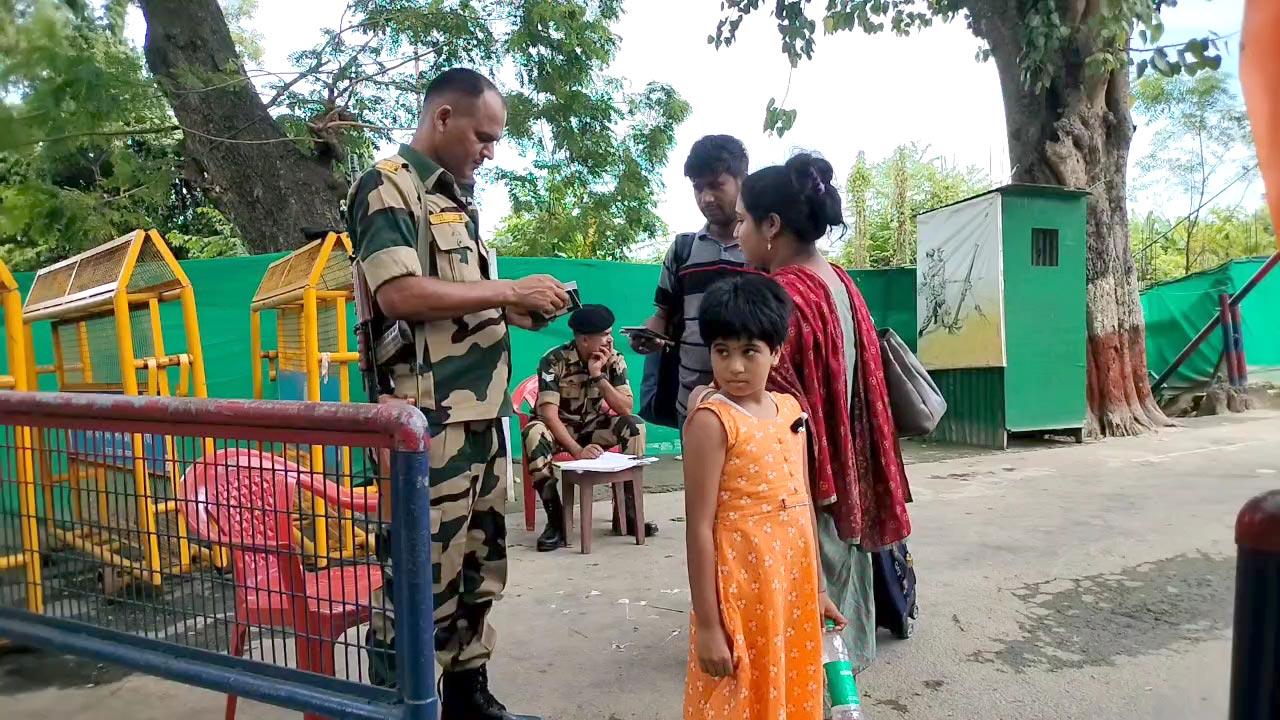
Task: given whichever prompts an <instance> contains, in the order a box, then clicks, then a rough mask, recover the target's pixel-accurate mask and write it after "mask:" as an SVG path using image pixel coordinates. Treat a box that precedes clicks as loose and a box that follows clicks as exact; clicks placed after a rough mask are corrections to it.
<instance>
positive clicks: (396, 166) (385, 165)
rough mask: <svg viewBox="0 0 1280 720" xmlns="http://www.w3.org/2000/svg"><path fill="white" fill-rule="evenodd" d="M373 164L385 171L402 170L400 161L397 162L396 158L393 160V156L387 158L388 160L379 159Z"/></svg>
mask: <svg viewBox="0 0 1280 720" xmlns="http://www.w3.org/2000/svg"><path fill="white" fill-rule="evenodd" d="M373 166H374V167H375V168H377V169H379V170H381V171H382V172H385V173H395V172H400V163H398V162H396V161H395V160H392V159H391V158H387V159H386V160H379V161H378V162H376V163H374V164H373Z"/></svg>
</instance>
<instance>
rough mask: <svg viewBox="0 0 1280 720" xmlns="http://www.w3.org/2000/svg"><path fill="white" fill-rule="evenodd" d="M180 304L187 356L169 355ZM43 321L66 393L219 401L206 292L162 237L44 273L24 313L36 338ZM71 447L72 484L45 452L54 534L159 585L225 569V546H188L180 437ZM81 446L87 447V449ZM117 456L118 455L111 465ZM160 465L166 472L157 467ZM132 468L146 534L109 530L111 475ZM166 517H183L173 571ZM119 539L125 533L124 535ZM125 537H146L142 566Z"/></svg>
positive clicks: (135, 238)
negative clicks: (58, 499) (196, 569)
mask: <svg viewBox="0 0 1280 720" xmlns="http://www.w3.org/2000/svg"><path fill="white" fill-rule="evenodd" d="M173 301H177V303H178V304H179V305H180V307H181V315H182V326H183V334H184V336H185V338H186V352H182V353H171V352H168V351H166V348H165V338H164V323H162V316H161V306H162V305H163V304H165V303H169V302H173ZM42 320H47V321H50V322H51V324H52V333H53V348H54V365H53V368H52V369H51V371H52V372H53V373H54V374H55V375H56V377H57V384H58V389H59V390H60V391H62V392H107V393H120V394H124V395H144V394H145V395H166V396H167V395H174V394H176V395H179V396H188V397H208V391H207V387H206V380H205V371H204V354H203V351H202V348H201V344H200V327H199V324H198V323H197V321H196V301H195V292H194V290H193V289H192V287H191V281H190V280H189V279H188V278H187V275H186V273H185V272H183V270H182V267H181V266H180V265H179V264H178V261H177V260H176V259H175V258H174V256H173V253H172V252H171V251H170V250H169V247H168V246H167V245H166V244H165V242H164V239H163V238H162V237H161V236H160V233H159V232H157V231H156V230H146V231H144V230H134V231H133V232H130V233H128V234H126V235H123V236H121V237H119V238H116V239H115V240H113V241H111V242H108V243H105V244H103V245H99V246H98V247H96V248H94V249H92V250H89V251H87V252H84V253H81V254H79V255H77V256H75V257H72V258H68V259H66V260H63V261H61V262H58V263H55V264H53V265H50V266H48V267H46V268H43V269H41V270H40V271H39V272H38V273H37V274H36V278H35V281H34V282H33V284H32V286H31V291H30V292H29V293H28V295H27V301H26V305H25V307H24V310H23V314H22V321H23V324H24V325H25V326H26V328H27V330H26V332H27V334H28V336H29V335H30V327H31V325H32V323H35V322H38V321H42ZM171 368H172V369H175V370H176V372H177V374H178V382H177V387H176V388H174V387H172V385H171V383H170V372H171V370H170V369H171ZM46 371H48V370H47V369H44V368H41V369H40V372H46ZM65 441H66V456H67V458H68V468H67V473H66V475H65V476H56V477H55V476H54V475H53V473H52V472H51V468H49V467H48V464H49V459H48V458H46V457H45V453H43V452H40V450H39V449H38V448H37V455H38V457H39V461H38V463H37V464H38V466H39V469H40V471H41V476H42V477H43V478H45V479H46V480H45V482H44V486H43V489H44V499H45V508H46V512H45V515H46V519H47V524H48V530H49V535H50V536H51V537H52V538H54V539H56V540H57V541H58V542H60V543H62V544H64V545H68V546H71V547H73V548H75V549H77V550H80V551H82V552H85V553H88V554H90V555H92V556H94V557H96V558H98V559H99V560H101V561H103V562H105V563H108V564H109V565H111V566H113V567H114V568H115V569H116V570H119V571H122V572H126V573H130V574H132V575H134V576H137V577H139V578H142V579H144V580H147V581H150V582H151V583H152V584H154V585H159V584H160V583H161V580H162V578H163V575H164V574H166V573H186V572H189V571H190V569H191V557H192V552H193V551H194V552H196V553H197V554H201V555H209V556H211V559H213V560H214V561H215V563H216V564H218V565H223V564H225V557H223V555H224V553H223V552H222V551H221V550H219V549H216V548H215V549H214V550H206V549H205V548H201V547H199V546H196V545H194V544H189V543H188V541H187V534H186V523H185V521H184V520H183V518H182V517H181V510H180V508H179V504H178V501H177V497H178V493H177V483H178V482H179V481H180V473H181V469H180V468H179V467H178V462H177V458H176V457H175V450H176V448H175V443H174V439H173V438H172V437H169V436H164V437H160V436H154V437H144V436H143V435H141V434H132V435H131V436H129V437H128V438H127V440H126V439H125V438H124V437H123V436H120V437H119V438H118V439H115V436H114V434H112V433H101V434H96V433H95V434H83V435H81V436H73V435H72V434H68V435H67V436H66V438H65ZM77 441H79V442H80V443H81V444H82V445H84V447H81V448H76V447H75V444H76V442H77ZM147 441H150V444H151V447H150V448H148V447H147V444H146V443H147ZM112 442H119V443H121V444H122V445H123V444H124V443H125V442H128V444H129V446H130V447H128V448H125V447H119V448H115V449H111V448H110V447H109V446H110V444H111V443H112ZM99 445H101V447H99ZM211 445H212V443H211V442H210V441H205V446H206V447H205V451H206V452H209V451H211V449H212V447H211ZM148 450H149V452H148ZM161 453H163V455H162V456H160V455H161ZM113 454H114V455H116V456H118V457H116V458H111V457H109V456H111V455H113ZM157 456H160V457H157ZM112 459H115V462H112V461H111V460H112ZM156 460H159V461H160V463H161V467H157V466H156V465H155V464H154V463H155V461H156ZM122 471H123V472H125V473H128V474H131V475H132V482H133V492H134V494H135V496H136V497H135V505H136V507H134V508H132V509H131V512H132V513H133V514H135V515H136V518H129V520H132V521H134V522H136V524H137V527H136V528H120V527H111V526H109V525H108V519H109V517H110V512H109V510H108V496H109V494H110V493H109V488H110V480H111V477H110V474H112V473H116V474H119V473H120V472H122ZM153 479H155V480H158V481H160V482H161V483H162V487H163V486H164V485H166V484H167V487H165V488H164V489H165V490H166V491H167V492H166V494H167V496H168V497H167V498H165V499H162V500H159V499H157V497H156V492H155V488H154V487H153V485H152V480H153ZM57 482H66V483H68V484H69V485H70V487H71V511H72V520H73V529H71V530H65V529H63V528H60V527H58V523H57V521H56V520H55V518H54V513H53V488H52V486H53V484H54V483H57ZM85 483H88V484H89V486H88V487H86V486H85ZM85 493H90V494H91V495H92V496H93V497H95V498H96V500H97V503H96V505H97V507H96V517H97V522H96V523H95V522H93V520H92V519H91V517H90V514H89V513H88V512H87V511H88V510H90V508H86V507H84V502H83V500H84V494H85ZM161 513H164V514H171V515H173V516H174V517H175V518H176V522H174V523H172V526H171V530H172V532H171V534H170V535H166V536H165V539H166V546H167V548H168V549H170V550H175V549H176V555H177V562H176V563H175V564H173V565H170V566H169V567H165V566H164V558H163V556H162V553H161V548H160V533H159V532H158V519H157V516H158V515H159V514H161ZM111 531H122V532H118V533H117V535H118V536H117V537H113V536H112V535H113V533H112V532H111ZM122 537H135V538H137V539H138V540H137V543H138V545H141V547H140V548H136V549H138V550H140V555H141V559H139V560H133V559H130V558H127V557H124V556H123V555H122V554H120V552H119V551H120V550H121V549H122V547H123V546H124V545H125V543H126V541H125V540H123V539H121V538H122ZM174 541H176V542H174ZM220 561H222V562H220Z"/></svg>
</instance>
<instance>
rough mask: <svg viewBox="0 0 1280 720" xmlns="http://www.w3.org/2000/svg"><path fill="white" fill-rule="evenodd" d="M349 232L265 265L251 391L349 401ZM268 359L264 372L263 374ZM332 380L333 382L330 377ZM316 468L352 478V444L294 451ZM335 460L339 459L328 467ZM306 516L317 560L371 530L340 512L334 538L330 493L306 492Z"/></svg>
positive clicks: (253, 307) (352, 354) (358, 543)
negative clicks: (268, 339) (328, 517)
mask: <svg viewBox="0 0 1280 720" xmlns="http://www.w3.org/2000/svg"><path fill="white" fill-rule="evenodd" d="M351 253H352V249H351V240H350V238H349V237H348V236H347V234H346V233H336V232H329V233H327V234H326V235H325V236H324V237H322V238H317V239H315V240H312V241H311V242H309V243H307V244H306V245H304V246H302V247H300V248H298V249H297V250H295V251H293V252H292V253H290V254H288V255H286V256H284V257H282V258H280V259H279V260H276V261H275V262H273V263H271V265H270V266H268V267H267V271H266V273H265V274H264V275H263V276H262V281H261V282H260V283H259V284H258V289H257V292H255V293H254V296H253V301H252V302H251V304H250V306H249V344H250V353H251V357H252V363H253V397H254V398H255V399H258V400H261V399H263V397H264V394H265V387H266V381H268V380H269V381H272V382H275V383H276V384H277V388H278V397H279V399H282V400H306V401H310V402H320V401H335V402H344V403H345V402H351V374H352V367H351V366H352V365H354V364H356V363H358V362H359V361H360V355H359V353H358V352H356V351H355V350H354V349H352V347H351V341H350V338H351V330H350V326H349V323H348V318H347V308H348V304H349V303H350V302H352V301H353V297H354V293H353V288H352V280H351V260H350V256H351ZM266 312H272V313H273V318H272V319H273V320H274V322H275V331H276V332H275V335H276V349H274V350H264V349H263V341H262V324H263V314H264V313H266ZM264 365H265V367H266V376H265V378H264V373H263V369H264ZM331 381H334V386H330V385H329V383H330V382H331ZM290 460H293V461H295V462H297V463H298V464H299V465H301V466H302V467H305V468H307V469H309V470H311V471H313V472H319V473H323V474H324V475H325V476H326V477H327V478H328V479H331V480H337V481H338V482H339V483H341V484H342V485H343V486H345V487H350V486H351V449H350V448H326V447H322V446H320V445H313V446H311V450H310V456H309V457H296V456H295V457H291V458H290ZM326 465H331V466H333V465H336V466H337V467H327V468H326ZM299 500H300V502H302V503H304V504H305V505H309V506H310V512H309V513H308V512H306V510H305V507H304V512H303V517H307V516H308V515H309V518H310V524H311V526H312V528H313V538H314V539H312V538H307V537H306V536H305V535H303V533H302V531H301V530H300V529H298V528H295V530H294V542H295V543H297V544H299V545H300V546H301V547H302V548H303V552H304V553H305V554H306V556H308V557H310V558H313V559H314V561H315V562H316V564H317V565H324V564H325V563H326V561H327V560H329V559H340V558H349V557H352V556H354V555H355V553H356V552H357V551H358V549H359V548H368V547H369V538H368V537H367V536H366V534H365V533H364V532H363V531H362V530H360V529H359V528H357V527H356V526H355V523H354V522H352V518H351V515H350V513H347V512H345V511H344V512H341V513H340V514H339V516H338V517H337V518H336V520H337V524H336V527H337V530H338V537H337V538H336V542H334V540H331V539H330V538H329V527H328V525H329V523H328V522H323V521H321V519H322V518H325V504H324V501H323V500H322V499H320V498H317V497H302V498H300V499H299Z"/></svg>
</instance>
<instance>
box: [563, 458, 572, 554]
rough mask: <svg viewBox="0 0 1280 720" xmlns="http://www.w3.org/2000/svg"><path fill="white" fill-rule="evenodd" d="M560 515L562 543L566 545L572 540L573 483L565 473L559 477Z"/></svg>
mask: <svg viewBox="0 0 1280 720" xmlns="http://www.w3.org/2000/svg"><path fill="white" fill-rule="evenodd" d="M560 515H561V517H563V518H564V520H563V523H564V524H563V527H564V544H565V547H568V546H569V545H570V544H571V543H572V540H573V532H572V530H573V483H571V482H569V478H568V476H567V475H564V476H562V477H561V478H560Z"/></svg>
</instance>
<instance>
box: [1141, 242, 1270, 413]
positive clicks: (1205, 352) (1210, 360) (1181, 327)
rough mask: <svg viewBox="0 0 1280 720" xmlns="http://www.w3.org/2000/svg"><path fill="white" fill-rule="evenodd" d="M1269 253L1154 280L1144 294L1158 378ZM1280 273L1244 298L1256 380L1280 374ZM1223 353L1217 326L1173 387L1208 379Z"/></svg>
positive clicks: (1151, 360) (1150, 362) (1247, 345)
mask: <svg viewBox="0 0 1280 720" xmlns="http://www.w3.org/2000/svg"><path fill="white" fill-rule="evenodd" d="M1265 262H1266V258H1246V259H1241V260H1232V261H1230V262H1227V263H1224V264H1222V265H1219V266H1218V267H1216V268H1214V269H1212V270H1205V271H1204V272H1199V273H1195V274H1194V275H1188V276H1187V277H1184V278H1180V279H1178V280H1171V281H1169V282H1165V283H1161V284H1159V285H1154V286H1152V287H1151V288H1149V289H1148V290H1147V291H1146V292H1144V293H1143V294H1142V312H1143V315H1144V316H1145V318H1146V322H1147V366H1148V369H1149V371H1150V373H1151V377H1152V379H1154V378H1155V377H1156V376H1157V375H1159V374H1160V373H1162V372H1164V370H1165V369H1166V368H1168V367H1169V365H1170V364H1171V363H1172V362H1173V359H1174V358H1175V357H1177V356H1178V353H1180V352H1182V349H1183V348H1184V347H1186V345H1187V343H1189V342H1191V339H1192V338H1194V337H1195V335H1196V333H1198V332H1200V328H1202V327H1204V325H1205V323H1207V322H1209V321H1210V320H1211V319H1212V318H1213V317H1214V316H1215V315H1217V314H1218V295H1219V294H1221V293H1227V294H1228V295H1231V294H1234V293H1235V292H1236V291H1238V290H1239V289H1240V288H1241V287H1243V286H1244V284H1245V283H1246V282H1248V281H1249V278H1251V277H1253V276H1254V274H1255V273H1257V272H1258V270H1259V268H1261V267H1262V264H1263V263H1265ZM1278 307H1280V277H1271V276H1269V277H1267V278H1265V279H1264V280H1263V281H1262V282H1261V283H1259V284H1258V286H1257V287H1256V288H1254V289H1253V291H1252V292H1251V293H1250V294H1249V296H1248V297H1247V298H1245V300H1244V302H1242V303H1241V304H1240V320H1241V322H1242V324H1243V325H1244V349H1245V357H1246V359H1247V360H1248V364H1249V375H1250V379H1251V380H1280V314H1277V313H1276V308H1278ZM1221 354H1222V334H1221V332H1215V333H1213V334H1212V335H1211V336H1209V338H1208V339H1207V340H1205V341H1204V342H1203V343H1202V344H1201V345H1200V347H1199V348H1198V349H1197V350H1196V351H1195V352H1194V353H1193V354H1192V355H1191V357H1189V358H1187V360H1186V362H1184V363H1183V364H1182V367H1180V368H1179V369H1178V371H1177V372H1175V373H1174V374H1173V376H1172V377H1171V378H1169V382H1168V387H1169V388H1170V389H1175V390H1176V389H1185V388H1193V387H1198V386H1200V385H1203V384H1205V383H1207V382H1208V381H1209V380H1210V379H1211V378H1212V377H1213V373H1214V370H1215V369H1216V368H1217V365H1218V358H1219V357H1220V356H1221Z"/></svg>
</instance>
